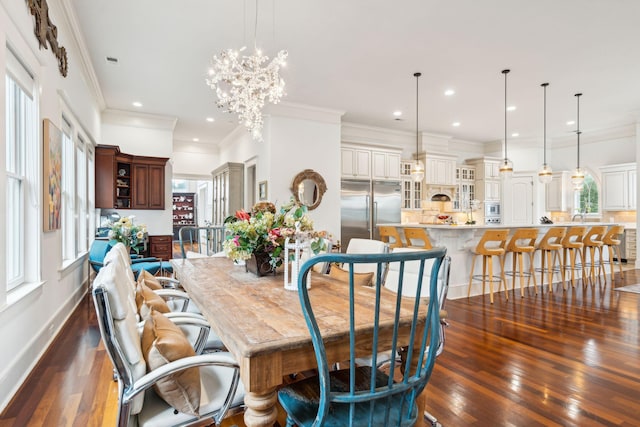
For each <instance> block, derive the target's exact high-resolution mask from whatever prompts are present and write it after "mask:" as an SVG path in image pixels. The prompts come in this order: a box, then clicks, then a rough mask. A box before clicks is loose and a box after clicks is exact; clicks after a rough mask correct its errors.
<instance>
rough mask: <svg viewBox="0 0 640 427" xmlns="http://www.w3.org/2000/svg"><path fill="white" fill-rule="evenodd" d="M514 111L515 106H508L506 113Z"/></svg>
mask: <svg viewBox="0 0 640 427" xmlns="http://www.w3.org/2000/svg"><path fill="white" fill-rule="evenodd" d="M515 109H516V106H515V105H509V106H508V107H507V111H515Z"/></svg>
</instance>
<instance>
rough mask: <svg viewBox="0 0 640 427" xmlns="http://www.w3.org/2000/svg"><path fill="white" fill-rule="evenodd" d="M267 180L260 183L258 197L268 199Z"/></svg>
mask: <svg viewBox="0 0 640 427" xmlns="http://www.w3.org/2000/svg"><path fill="white" fill-rule="evenodd" d="M267 197H268V194H267V181H260V182H259V183H258V199H259V200H267Z"/></svg>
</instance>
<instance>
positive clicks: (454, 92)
mask: <svg viewBox="0 0 640 427" xmlns="http://www.w3.org/2000/svg"><path fill="white" fill-rule="evenodd" d="M455 94H456V91H455V90H453V89H447V90H445V91H444V96H453V95H455Z"/></svg>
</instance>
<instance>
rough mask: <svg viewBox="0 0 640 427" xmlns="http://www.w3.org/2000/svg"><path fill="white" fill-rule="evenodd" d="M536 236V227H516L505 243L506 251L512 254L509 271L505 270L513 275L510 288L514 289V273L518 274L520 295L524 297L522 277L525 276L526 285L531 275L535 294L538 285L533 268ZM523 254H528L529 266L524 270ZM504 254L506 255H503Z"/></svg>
mask: <svg viewBox="0 0 640 427" xmlns="http://www.w3.org/2000/svg"><path fill="white" fill-rule="evenodd" d="M537 238H538V229H536V228H518V229H516V231H515V232H514V233H513V236H511V239H509V243H507V251H506V253H509V252H511V253H512V254H513V258H512V259H513V261H512V264H511V268H512V270H511V271H506V272H505V274H509V275H511V276H512V277H513V280H512V281H511V289H512V290H513V291H515V289H516V275H518V276H520V296H521V297H523V298H524V277H525V276H527V286H529V280H530V279H531V277H533V288H534V289H535V292H536V295H537V294H538V286H537V284H536V275H535V271H534V269H533V253H534V252H535V250H536V239H537ZM524 254H529V268H528V269H527V271H524V260H523V258H524ZM505 256H506V255H505Z"/></svg>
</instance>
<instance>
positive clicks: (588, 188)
mask: <svg viewBox="0 0 640 427" xmlns="http://www.w3.org/2000/svg"><path fill="white" fill-rule="evenodd" d="M575 202H576V203H575V206H576V211H577V212H581V213H585V214H597V213H599V212H600V207H599V205H598V184H597V183H596V180H595V179H593V176H591V174H589V173H586V174H585V177H584V183H583V184H582V190H580V192H576V201H575Z"/></svg>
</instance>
